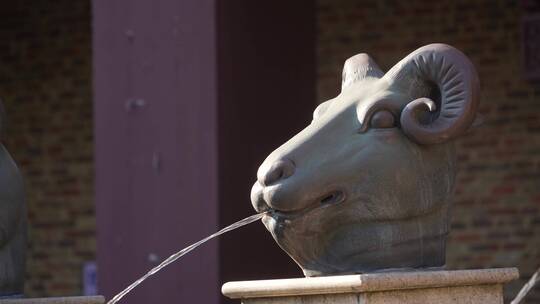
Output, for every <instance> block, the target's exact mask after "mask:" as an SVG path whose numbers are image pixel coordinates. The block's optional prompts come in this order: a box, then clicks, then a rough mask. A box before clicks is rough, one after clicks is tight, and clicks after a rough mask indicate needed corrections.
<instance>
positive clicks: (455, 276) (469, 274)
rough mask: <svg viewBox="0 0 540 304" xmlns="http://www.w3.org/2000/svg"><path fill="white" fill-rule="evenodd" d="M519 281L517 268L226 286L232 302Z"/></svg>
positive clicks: (374, 274) (272, 281)
mask: <svg viewBox="0 0 540 304" xmlns="http://www.w3.org/2000/svg"><path fill="white" fill-rule="evenodd" d="M518 277H519V272H518V270H517V269H516V268H498V269H497V268H496V269H479V270H434V271H407V272H385V273H368V274H357V275H344V276H328V277H314V278H298V279H281V280H260V281H242V282H229V283H225V284H224V285H223V287H222V289H221V291H222V293H223V294H224V295H225V296H227V297H229V298H232V299H238V298H242V299H249V298H266V297H283V296H304V295H326V294H341V293H344V294H351V293H370V292H380V291H392V290H406V289H428V288H439V287H458V286H459V287H463V286H474V285H502V284H504V283H506V282H509V281H512V280H515V279H517V278H518Z"/></svg>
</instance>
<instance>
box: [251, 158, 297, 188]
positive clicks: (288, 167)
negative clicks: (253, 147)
mask: <svg viewBox="0 0 540 304" xmlns="http://www.w3.org/2000/svg"><path fill="white" fill-rule="evenodd" d="M294 170H295V166H294V163H293V162H292V161H290V160H288V159H282V160H278V161H276V162H275V163H274V164H272V166H270V168H269V169H268V170H267V171H266V172H263V174H262V176H261V180H260V181H259V182H260V183H261V184H263V185H264V186H269V185H272V184H275V183H276V182H278V181H280V180H283V179H286V178H287V177H289V176H291V175H293V174H294Z"/></svg>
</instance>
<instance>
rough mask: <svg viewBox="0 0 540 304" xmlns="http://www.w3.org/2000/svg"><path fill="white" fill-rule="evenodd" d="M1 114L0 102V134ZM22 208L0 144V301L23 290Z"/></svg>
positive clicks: (20, 188)
mask: <svg viewBox="0 0 540 304" xmlns="http://www.w3.org/2000/svg"><path fill="white" fill-rule="evenodd" d="M4 124H5V114H4V109H3V106H2V104H1V103H0V135H3V134H2V133H3V132H4ZM25 265H26V206H25V202H24V183H23V180H22V177H21V174H20V172H19V169H18V168H17V165H16V164H15V162H14V161H13V159H12V158H11V156H10V155H9V153H8V151H7V150H6V148H5V147H4V145H3V144H2V143H0V298H2V297H12V296H14V297H18V296H20V295H22V293H23V289H24V276H25Z"/></svg>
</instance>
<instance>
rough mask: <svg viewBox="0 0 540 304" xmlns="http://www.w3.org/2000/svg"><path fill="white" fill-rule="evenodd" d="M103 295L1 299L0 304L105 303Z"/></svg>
mask: <svg viewBox="0 0 540 304" xmlns="http://www.w3.org/2000/svg"><path fill="white" fill-rule="evenodd" d="M104 303H105V298H104V297H103V296H88V297H57V298H25V299H1V300H0V304H104Z"/></svg>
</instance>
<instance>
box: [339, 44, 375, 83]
mask: <svg viewBox="0 0 540 304" xmlns="http://www.w3.org/2000/svg"><path fill="white" fill-rule="evenodd" d="M383 75H384V73H383V71H381V69H380V68H379V67H378V66H377V64H376V63H375V61H374V60H373V59H371V57H369V55H368V54H364V53H361V54H358V55H355V56H353V57H351V58H349V59H347V61H345V65H344V66H343V76H342V81H341V90H342V91H343V90H345V88H347V87H348V86H350V85H351V84H353V83H355V82H358V81H360V80H363V79H365V78H381V77H383Z"/></svg>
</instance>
